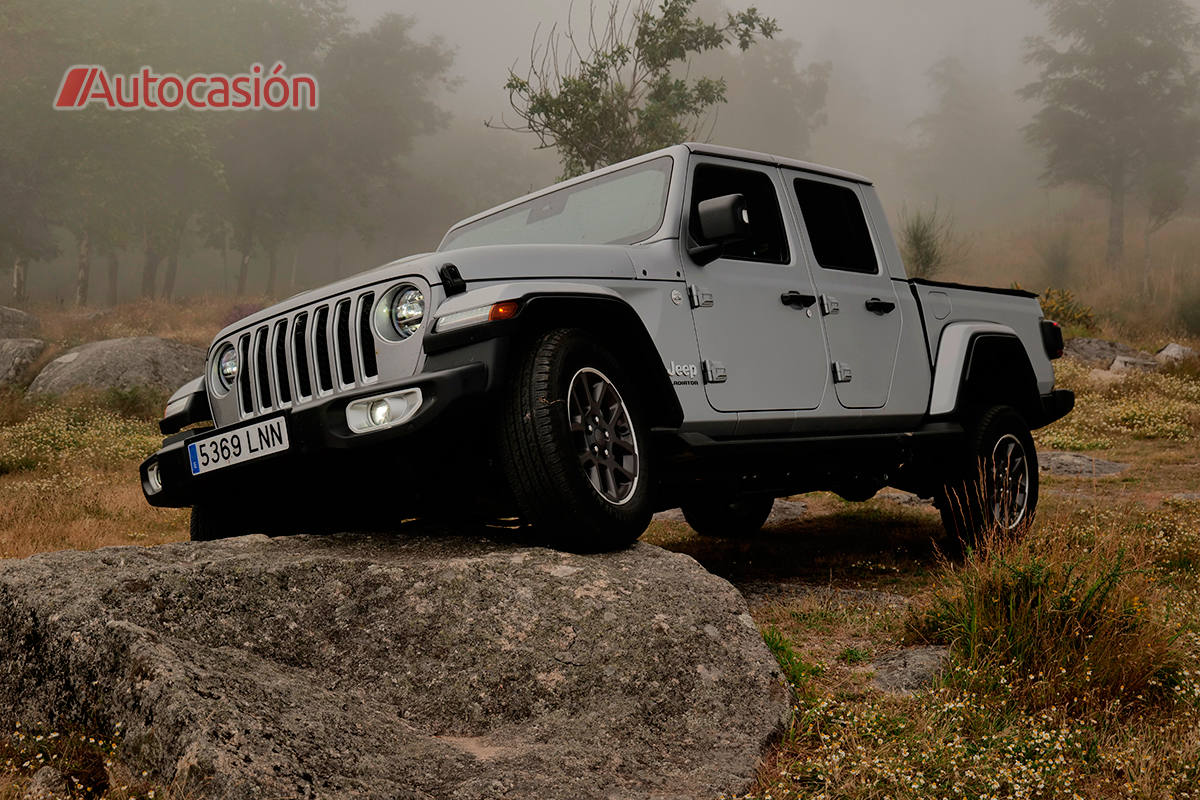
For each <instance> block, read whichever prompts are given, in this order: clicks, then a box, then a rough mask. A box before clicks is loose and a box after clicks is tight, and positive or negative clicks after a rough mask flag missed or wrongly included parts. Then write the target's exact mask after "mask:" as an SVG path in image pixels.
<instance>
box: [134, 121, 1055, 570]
mask: <svg viewBox="0 0 1200 800" xmlns="http://www.w3.org/2000/svg"><path fill="white" fill-rule="evenodd" d="M1062 346H1063V340H1062V334H1061V331H1060V330H1059V328H1058V326H1057V325H1056V324H1054V323H1053V322H1050V321H1047V320H1045V319H1044V318H1043V315H1042V312H1041V308H1040V306H1039V304H1038V300H1037V297H1036V296H1035V295H1033V294H1029V293H1026V292H1021V291H1011V290H1006V289H986V288H974V287H966V286H959V285H954V284H947V283H936V282H933V281H926V280H913V279H909V278H908V277H906V275H905V272H904V264H903V263H902V262H901V258H900V253H899V252H898V250H897V247H896V244H895V242H894V241H893V238H892V235H891V232H890V231H889V229H888V225H887V222H886V218H885V215H884V212H883V208H882V207H881V205H880V202H879V199H878V197H877V196H876V193H875V191H874V189H873V187H872V185H871V182H870V181H869V180H867V179H865V178H862V177H860V176H857V175H853V174H850V173H847V172H842V171H840V170H836V169H829V168H825V167H820V166H816V165H813V164H808V163H804V162H800V161H793V160H790V159H785V158H777V157H774V156H770V155H764V154H761V153H753V152H746V151H742V150H734V149H729V148H725V147H717V146H712V145H707V144H684V145H679V146H676V147H671V148H668V149H665V150H660V151H658V152H654V153H650V154H647V155H644V156H641V157H639V158H636V159H632V160H630V161H626V162H624V163H621V164H616V165H614V166H611V167H608V168H606V169H602V170H599V171H597V172H594V173H591V174H589V175H585V176H583V177H580V178H576V179H573V180H570V181H566V182H563V183H560V184H557V185H555V186H551V187H549V188H547V189H544V190H542V191H539V192H535V193H534V194H531V195H528V196H526V197H522V198H520V199H517V200H514V201H512V202H510V203H506V204H504V205H502V206H499V207H497V208H494V209H491V210H490V211H486V212H484V213H482V214H479V215H477V216H474V217H471V218H470V219H466V220H464V221H462V222H460V223H458V224H456V225H455V226H454V227H452V228H451V229H450V230H449V231H448V232H447V233H446V235H445V237H444V238H443V240H442V243H441V246H440V247H439V248H438V249H437V251H436V252H433V253H427V254H423V255H418V256H413V257H410V258H406V259H403V260H400V261H395V262H393V263H390V264H387V265H385V266H382V267H379V268H377V269H373V270H370V271H368V272H364V273H361V274H358V275H355V276H354V277H352V278H350V279H347V280H342V281H339V282H337V283H334V284H331V285H329V286H325V287H322V288H320V289H315V290H313V291H310V292H306V293H304V294H300V295H297V296H296V297H292V298H290V299H288V300H285V301H283V302H281V303H279V304H277V305H275V306H272V307H271V308H268V309H266V310H264V311H261V312H259V313H256V314H254V315H252V316H249V317H247V318H246V319H243V320H241V321H240V322H237V323H235V324H234V325H231V326H229V327H228V328H226V329H225V330H223V331H221V332H220V334H218V336H217V337H216V339H215V340H214V341H213V343H212V347H211V348H210V350H209V356H208V362H207V369H206V371H205V374H204V375H203V376H201V377H199V378H197V379H196V380H195V381H193V382H191V383H189V384H188V385H186V386H184V387H183V388H181V389H180V390H179V391H178V392H177V393H176V394H175V395H174V396H173V397H172V398H171V400H170V401H169V403H168V405H167V409H166V414H165V417H164V419H163V420H162V423H161V427H162V430H163V433H164V434H167V435H168V438H167V439H166V440H165V441H164V443H163V446H162V449H161V450H159V451H158V452H157V453H156V454H155V455H153V456H151V457H150V458H148V459H147V460H146V461H145V462H144V463H143V464H142V466H141V479H142V486H143V489H144V491H145V495H146V498H147V499H148V501H149V502H150V503H151V504H153V505H156V506H169V507H187V506H190V507H191V508H192V526H191V533H192V537H193V538H194V539H211V538H216V537H222V536H230V535H234V534H238V533H244V532H247V531H252V530H264V531H273V530H283V529H289V530H295V529H297V528H299V529H320V528H323V527H338V528H341V529H347V528H354V527H360V528H361V527H365V526H376V525H383V526H393V527H394V526H396V525H398V524H399V523H400V522H402V521H404V520H408V519H412V518H417V517H425V516H431V515H444V514H448V513H461V512H465V511H481V512H484V511H485V512H486V513H488V514H496V515H499V516H504V517H506V518H510V519H513V520H515V521H516V522H517V524H519V525H526V526H528V530H529V532H530V533H531V534H540V535H541V536H543V537H545V538H547V539H551V540H552V541H553V543H554V544H555V545H557V546H560V547H563V548H568V549H576V550H597V549H604V548H611V547H619V546H622V545H624V544H625V543H628V542H630V541H632V540H633V539H635V538H637V537H638V536H639V535H640V534H641V533H642V531H643V530H644V529H645V527H646V525H647V524H648V523H649V520H650V517H651V514H652V513H653V512H654V511H655V510H658V509H665V508H674V507H681V508H682V509H683V511H684V514H685V517H686V519H687V520H688V522H689V523H690V524H691V525H692V527H693V528H695V529H696V531H698V532H699V533H702V534H708V535H736V534H738V533H744V532H747V531H752V530H755V529H757V528H759V527H761V526H762V524H763V522H764V521H765V520H766V518H767V515H768V514H769V512H770V509H771V504H772V502H773V501H774V499H775V498H776V497H782V496H786V495H790V494H796V493H800V492H808V491H815V490H830V491H834V492H837V493H838V494H840V495H841V496H843V497H845V498H847V499H849V500H866V499H868V498H870V497H872V496H873V495H874V494H875V493H876V492H877V491H878V490H879V489H880V488H882V487H884V486H886V485H890V486H894V487H897V488H900V489H904V490H907V491H911V492H914V493H916V494H918V495H921V496H924V497H933V498H935V500H936V502H937V505H938V507H939V508H940V509H941V511H942V516H943V520H944V521H945V523H946V525H947V528H948V529H949V530H950V531H951V532H952V533H953V534H956V535H957V536H958V537H959V538H960V539H965V538H969V537H970V536H972V535H975V534H977V533H978V532H979V531H980V530H982V529H985V528H996V527H999V528H1005V529H1017V528H1019V527H1020V526H1022V525H1024V524H1027V523H1028V521H1029V520H1031V519H1032V516H1033V513H1034V509H1035V507H1036V504H1037V493H1038V469H1037V454H1036V452H1035V449H1034V444H1033V440H1032V438H1031V437H1030V430H1031V429H1035V428H1038V427H1040V426H1044V425H1047V424H1049V423H1051V422H1053V421H1054V420H1056V419H1059V418H1060V417H1062V416H1063V415H1065V414H1067V413H1068V412H1069V411H1070V410H1071V408H1072V407H1073V405H1074V396H1073V395H1072V394H1071V393H1070V392H1067V391H1062V390H1055V389H1054V369H1053V367H1052V365H1051V360H1052V359H1054V358H1057V357H1059V356H1060V355H1061V354H1062Z"/></svg>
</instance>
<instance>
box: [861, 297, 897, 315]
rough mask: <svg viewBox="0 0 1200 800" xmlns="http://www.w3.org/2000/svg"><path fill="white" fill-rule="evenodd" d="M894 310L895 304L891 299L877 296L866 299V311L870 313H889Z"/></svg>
mask: <svg viewBox="0 0 1200 800" xmlns="http://www.w3.org/2000/svg"><path fill="white" fill-rule="evenodd" d="M895 310H896V304H895V303H893V302H892V301H891V300H880V299H879V298H878V297H872V298H871V299H870V300H868V301H867V311H870V312H871V313H872V314H890V313H892V312H893V311H895Z"/></svg>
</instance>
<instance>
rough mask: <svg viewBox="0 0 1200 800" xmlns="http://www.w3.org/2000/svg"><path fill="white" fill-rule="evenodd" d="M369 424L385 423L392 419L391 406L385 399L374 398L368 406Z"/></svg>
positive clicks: (377, 425) (378, 424) (376, 425)
mask: <svg viewBox="0 0 1200 800" xmlns="http://www.w3.org/2000/svg"><path fill="white" fill-rule="evenodd" d="M368 411H369V416H370V417H371V424H372V425H374V426H375V427H379V426H380V425H387V424H388V423H389V422H391V420H392V407H391V406H389V405H388V401H387V400H376V401H375V402H374V403H371V405H370V406H369V408H368Z"/></svg>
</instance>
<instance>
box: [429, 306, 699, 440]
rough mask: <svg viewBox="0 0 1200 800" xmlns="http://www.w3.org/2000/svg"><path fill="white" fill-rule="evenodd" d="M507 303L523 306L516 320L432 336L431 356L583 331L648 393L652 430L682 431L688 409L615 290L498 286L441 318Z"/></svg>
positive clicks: (643, 328) (638, 322)
mask: <svg viewBox="0 0 1200 800" xmlns="http://www.w3.org/2000/svg"><path fill="white" fill-rule="evenodd" d="M507 300H516V301H517V302H518V303H519V308H518V312H517V314H516V316H515V317H513V318H512V319H509V320H504V321H500V322H490V323H486V324H481V325H477V326H473V327H472V328H468V329H464V330H462V331H456V332H454V333H450V334H444V335H442V334H430V335H428V336H427V337H426V345H425V346H426V352H428V353H434V352H437V351H441V350H443V349H449V348H453V347H459V346H462V345H466V344H474V343H477V342H481V341H486V340H488V339H501V340H503V341H504V343H505V345H506V349H513V348H520V347H523V346H526V345H528V344H529V343H530V342H532V341H533V339H534V338H535V337H536V336H538V335H540V334H541V333H544V332H546V331H548V330H552V329H554V328H580V329H582V330H585V331H587V332H588V333H590V334H592V335H594V336H595V337H596V338H597V339H599V340H600V342H601V343H602V344H604V345H605V346H606V347H609V348H610V349H612V350H613V351H614V355H616V356H618V357H619V358H620V359H621V360H622V362H623V364H624V366H625V367H626V369H627V370H628V372H629V373H630V375H631V377H633V378H634V379H636V380H639V381H640V383H641V385H642V386H643V387H644V388H645V390H646V393H647V400H648V402H647V404H646V405H647V409H648V410H649V412H650V417H651V418H650V425H651V426H652V427H671V428H677V427H679V426H680V425H681V424H682V423H683V407H682V405H680V402H679V397H678V396H677V395H676V393H675V388H674V387H673V386H672V385H671V381H670V378H669V377H668V376H667V373H666V370H665V369H664V368H663V363H662V359H661V358H660V356H659V352H658V347H657V345H656V344H655V343H654V338H653V337H652V336H651V335H650V332H649V330H647V328H646V325H645V323H644V322H643V321H642V318H641V316H640V315H639V314H638V312H637V310H636V309H634V308H633V306H631V305H630V304H629V303H628V302H626V300H625V299H624V298H622V297H621V296H620V295H619V294H617V293H616V292H615V291H613V290H612V289H609V288H607V287H604V286H595V285H588V284H575V283H566V282H563V283H558V282H536V283H533V284H526V285H522V284H519V283H515V284H502V285H494V286H489V287H485V288H483V289H479V290H476V291H474V292H467V293H465V294H460V295H457V296H455V297H453V298H451V300H450V301H447V303H444V304H443V305H442V306H441V307H439V308H438V309H437V313H438V314H439V315H441V314H444V313H452V312H453V311H455V310H461V309H465V308H470V307H475V306H479V305H485V304H488V303H492V302H500V301H507ZM506 360H507V359H506Z"/></svg>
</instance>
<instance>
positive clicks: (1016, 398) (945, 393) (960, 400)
mask: <svg viewBox="0 0 1200 800" xmlns="http://www.w3.org/2000/svg"><path fill="white" fill-rule="evenodd" d="M999 404H1004V405H1011V406H1013V407H1015V408H1016V409H1017V410H1019V411H1020V412H1021V413H1022V414H1023V415H1024V416H1025V418H1026V420H1027V421H1028V422H1029V425H1030V427H1032V428H1036V427H1039V426H1041V425H1042V424H1044V422H1043V416H1044V409H1043V403H1042V400H1041V397H1040V396H1039V394H1038V385H1037V378H1036V377H1035V374H1034V371H1033V365H1032V362H1031V361H1030V357H1029V353H1028V352H1027V351H1026V349H1025V345H1024V344H1023V343H1022V342H1021V338H1020V337H1019V336H1018V335H1017V333H1016V331H1014V330H1013V329H1012V328H1010V327H1008V326H1006V325H999V324H996V323H990V322H967V323H955V324H953V325H948V326H947V327H946V329H945V330H944V331H943V332H942V337H941V341H940V342H939V346H938V354H937V364H936V367H935V370H934V378H933V391H932V394H931V396H930V403H929V413H930V415H931V416H944V415H952V414H957V413H961V412H962V411H964V410H965V409H966V408H969V407H976V406H980V405H999Z"/></svg>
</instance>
